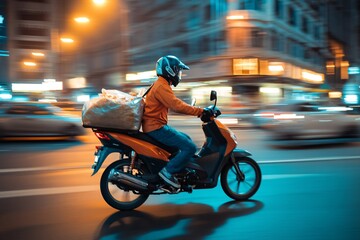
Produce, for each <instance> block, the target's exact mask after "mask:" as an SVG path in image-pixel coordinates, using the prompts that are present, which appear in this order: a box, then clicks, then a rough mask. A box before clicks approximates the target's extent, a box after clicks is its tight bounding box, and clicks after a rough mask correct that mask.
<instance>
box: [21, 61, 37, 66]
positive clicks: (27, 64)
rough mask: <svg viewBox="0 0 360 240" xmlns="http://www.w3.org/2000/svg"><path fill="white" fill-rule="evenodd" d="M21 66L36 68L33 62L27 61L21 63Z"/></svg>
mask: <svg viewBox="0 0 360 240" xmlns="http://www.w3.org/2000/svg"><path fill="white" fill-rule="evenodd" d="M23 64H24V65H25V66H28V67H35V66H36V63H35V62H29V61H25V62H23Z"/></svg>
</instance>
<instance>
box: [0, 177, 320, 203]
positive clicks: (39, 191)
mask: <svg viewBox="0 0 360 240" xmlns="http://www.w3.org/2000/svg"><path fill="white" fill-rule="evenodd" d="M325 175H327V174H267V175H263V176H262V179H263V180H274V179H286V178H303V177H317V176H325ZM99 188H100V187H99V185H84V186H71V187H52V188H35V189H22V190H10V191H2V192H0V199H4V198H16V197H31V196H43V195H54V194H67V193H79V192H93V191H99Z"/></svg>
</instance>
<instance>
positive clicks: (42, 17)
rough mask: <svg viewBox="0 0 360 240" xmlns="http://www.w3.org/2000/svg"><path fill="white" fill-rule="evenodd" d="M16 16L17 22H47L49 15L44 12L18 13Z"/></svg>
mask: <svg viewBox="0 0 360 240" xmlns="http://www.w3.org/2000/svg"><path fill="white" fill-rule="evenodd" d="M17 14H18V19H19V20H26V21H49V14H48V13H46V12H30V11H19V12H18V13H17Z"/></svg>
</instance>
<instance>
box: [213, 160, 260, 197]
mask: <svg viewBox="0 0 360 240" xmlns="http://www.w3.org/2000/svg"><path fill="white" fill-rule="evenodd" d="M235 164H236V166H237V167H238V169H239V170H240V172H238V171H237V169H236V168H237V167H236V166H235ZM235 164H233V163H232V162H229V163H228V164H226V165H225V166H224V168H223V169H222V171H221V177H220V181H221V187H222V189H223V190H224V192H225V194H226V195H228V196H229V197H231V198H232V199H235V200H247V199H249V198H250V197H252V196H253V195H254V194H255V193H256V192H257V190H258V189H259V187H260V183H261V170H260V167H259V165H258V164H257V163H256V162H255V160H253V159H252V158H249V157H241V158H236V159H235Z"/></svg>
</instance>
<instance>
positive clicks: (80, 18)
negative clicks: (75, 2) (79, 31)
mask: <svg viewBox="0 0 360 240" xmlns="http://www.w3.org/2000/svg"><path fill="white" fill-rule="evenodd" d="M74 20H75V22H77V23H88V22H90V19H89V18H87V17H77V18H74Z"/></svg>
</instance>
